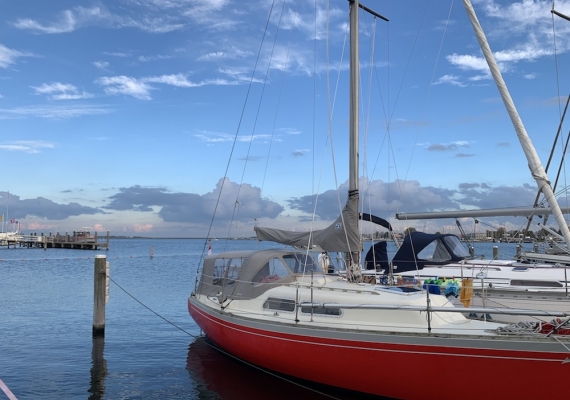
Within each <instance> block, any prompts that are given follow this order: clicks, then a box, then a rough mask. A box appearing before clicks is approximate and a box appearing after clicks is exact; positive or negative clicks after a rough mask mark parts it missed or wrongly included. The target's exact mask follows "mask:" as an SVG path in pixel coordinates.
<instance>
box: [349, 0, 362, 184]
mask: <svg viewBox="0 0 570 400" xmlns="http://www.w3.org/2000/svg"><path fill="white" fill-rule="evenodd" d="M358 6H359V4H358V0H350V136H349V140H350V150H349V151H350V153H349V165H350V169H349V177H348V190H349V191H351V192H352V191H353V190H358V162H359V160H358V158H359V156H358V154H359V153H358V82H359V76H360V65H359V60H358Z"/></svg>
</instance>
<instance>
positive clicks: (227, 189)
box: [105, 179, 283, 224]
mask: <svg viewBox="0 0 570 400" xmlns="http://www.w3.org/2000/svg"><path fill="white" fill-rule="evenodd" d="M220 193H221V195H220ZM218 199H219V201H218ZM109 200H110V202H109V204H108V205H107V206H106V207H105V208H106V209H108V210H117V211H126V210H129V211H140V212H150V211H152V210H153V207H159V208H160V210H159V211H158V216H159V217H160V218H162V219H163V220H164V221H165V222H187V223H193V224H207V223H209V222H210V221H211V218H212V215H214V209H215V208H216V207H217V210H216V221H217V222H219V223H222V222H228V221H232V220H233V221H244V222H250V223H252V222H253V220H254V219H255V218H275V217H277V216H278V215H279V213H281V212H282V211H283V207H282V206H281V205H279V204H278V203H276V202H274V201H271V200H267V199H264V198H262V197H261V189H259V188H257V187H254V186H252V185H249V184H243V185H241V186H240V185H238V184H237V183H234V182H231V181H230V180H228V179H226V180H223V179H220V181H219V182H218V184H217V185H216V188H215V189H214V190H213V191H211V192H209V193H206V194H204V195H199V194H194V193H171V192H169V191H168V190H167V189H165V188H161V187H142V186H138V185H137V186H131V187H128V188H121V189H120V190H119V192H118V193H116V194H114V195H112V196H110V197H109Z"/></svg>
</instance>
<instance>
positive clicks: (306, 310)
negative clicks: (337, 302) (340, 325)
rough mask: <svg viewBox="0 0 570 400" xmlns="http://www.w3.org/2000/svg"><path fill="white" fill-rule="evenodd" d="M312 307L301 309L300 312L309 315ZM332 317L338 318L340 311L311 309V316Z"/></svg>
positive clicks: (337, 309) (319, 308) (322, 308)
mask: <svg viewBox="0 0 570 400" xmlns="http://www.w3.org/2000/svg"><path fill="white" fill-rule="evenodd" d="M311 308H312V307H301V312H302V313H303V314H310V313H311ZM317 314H318V315H334V316H337V317H338V316H340V315H341V309H340V308H328V307H315V308H313V315H317Z"/></svg>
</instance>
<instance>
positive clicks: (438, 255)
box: [418, 240, 451, 262]
mask: <svg viewBox="0 0 570 400" xmlns="http://www.w3.org/2000/svg"><path fill="white" fill-rule="evenodd" d="M418 259H420V260H428V261H433V262H442V261H449V260H451V254H449V251H447V249H446V248H445V245H444V244H443V242H441V241H440V240H434V241H433V242H431V243H430V244H428V245H427V246H426V247H425V248H424V249H423V250H422V251H420V252H419V253H418Z"/></svg>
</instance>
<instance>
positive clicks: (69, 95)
mask: <svg viewBox="0 0 570 400" xmlns="http://www.w3.org/2000/svg"><path fill="white" fill-rule="evenodd" d="M30 87H31V88H32V89H34V90H35V92H36V94H47V95H50V96H49V97H50V98H51V99H52V100H79V99H89V98H91V97H93V95H92V94H90V93H86V92H82V93H80V92H79V91H78V90H77V88H76V87H75V86H74V85H71V84H69V83H59V82H54V83H50V84H47V83H44V84H43V85H41V86H37V87H36V86H30Z"/></svg>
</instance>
